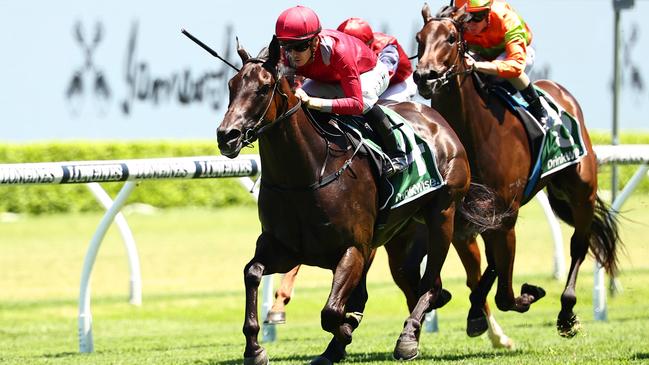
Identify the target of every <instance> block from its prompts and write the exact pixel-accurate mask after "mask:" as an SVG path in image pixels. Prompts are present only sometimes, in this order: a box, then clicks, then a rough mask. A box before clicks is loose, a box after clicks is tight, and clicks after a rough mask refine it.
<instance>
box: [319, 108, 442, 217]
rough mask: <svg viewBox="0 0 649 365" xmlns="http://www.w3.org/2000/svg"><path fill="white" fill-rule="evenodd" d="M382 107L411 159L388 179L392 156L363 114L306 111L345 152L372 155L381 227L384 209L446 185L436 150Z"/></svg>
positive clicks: (403, 148) (389, 110)
mask: <svg viewBox="0 0 649 365" xmlns="http://www.w3.org/2000/svg"><path fill="white" fill-rule="evenodd" d="M381 107H382V108H383V111H384V112H385V114H386V116H388V118H389V119H390V122H391V123H392V125H393V127H392V128H393V130H394V133H395V135H396V139H397V142H398V145H399V149H401V150H402V151H403V152H404V153H405V154H406V156H407V157H408V161H409V165H408V168H407V169H406V170H405V171H404V172H402V173H400V174H396V175H394V176H392V177H390V178H389V179H387V178H385V176H382V174H383V163H385V160H386V159H389V157H388V156H387V155H386V154H385V153H384V152H383V151H382V149H381V147H380V143H379V141H380V137H379V135H378V134H377V133H376V132H375V131H374V130H372V129H371V128H370V126H369V124H368V123H367V122H366V121H365V119H364V118H363V117H362V116H349V115H344V116H343V115H337V114H328V113H322V112H318V111H313V110H307V115H308V116H309V117H310V118H313V120H314V122H315V123H316V125H318V126H320V127H321V128H322V130H321V134H322V135H323V136H324V137H325V138H327V139H328V140H329V141H331V142H334V143H335V144H336V145H337V146H339V147H341V148H344V149H345V150H346V151H347V150H354V156H355V155H362V156H367V157H369V160H370V164H371V165H372V172H373V174H374V176H375V178H376V179H377V182H378V190H379V209H380V213H379V217H378V219H377V221H378V222H379V226H380V222H381V221H382V219H381V216H382V214H381V212H384V213H385V214H387V212H388V211H389V210H390V209H394V208H396V207H399V206H401V205H403V204H406V203H408V202H410V201H412V200H414V199H417V198H418V197H421V196H423V195H425V194H427V193H429V192H431V191H434V190H437V189H438V188H440V187H441V186H443V184H444V180H443V179H442V177H441V174H440V172H439V169H438V167H437V160H436V159H435V152H434V150H433V149H432V148H431V147H430V146H429V145H428V143H426V141H424V140H423V139H422V138H421V137H419V136H417V135H416V134H415V132H414V130H413V128H412V127H411V126H410V124H409V123H408V122H407V121H406V120H405V119H403V117H401V116H400V115H399V114H397V113H396V112H394V111H392V110H391V109H389V108H387V107H384V106H381ZM352 158H353V157H352ZM350 160H351V159H350ZM379 229H380V228H379Z"/></svg>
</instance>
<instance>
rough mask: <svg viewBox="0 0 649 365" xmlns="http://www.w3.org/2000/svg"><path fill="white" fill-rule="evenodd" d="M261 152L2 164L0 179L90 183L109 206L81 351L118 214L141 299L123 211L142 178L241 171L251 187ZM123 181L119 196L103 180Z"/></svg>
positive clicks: (89, 262)
mask: <svg viewBox="0 0 649 365" xmlns="http://www.w3.org/2000/svg"><path fill="white" fill-rule="evenodd" d="M259 169H260V163H259V156H256V155H248V156H245V157H240V158H238V159H234V160H231V159H227V158H224V157H178V158H165V159H139V160H122V161H78V162H46V163H28V164H4V165H0V185H19V184H75V183H87V184H88V185H87V186H88V188H89V189H90V191H91V192H92V193H93V194H94V195H95V197H96V198H97V200H98V201H99V202H100V203H101V204H102V206H104V207H105V208H106V213H105V214H104V216H103V217H102V219H101V221H100V223H99V226H98V227H97V230H96V231H95V233H94V235H93V237H92V239H91V241H90V244H89V246H88V250H87V251H86V257H85V260H84V263H83V269H82V272H81V285H80V290H79V326H78V329H79V351H80V352H92V351H93V350H94V344H93V338H92V314H91V312H90V275H91V273H92V268H93V266H94V263H95V259H96V257H97V252H98V251H99V247H100V246H101V242H102V240H103V238H104V236H105V234H106V231H107V230H108V227H109V226H110V224H111V223H112V222H113V220H115V222H116V223H117V225H118V228H119V231H120V234H121V235H122V238H123V240H124V245H125V246H126V252H127V257H128V264H129V270H130V286H129V288H130V295H129V301H130V303H132V304H134V305H140V304H141V303H142V280H141V276H140V260H139V257H138V254H137V248H136V246H135V240H134V239H133V236H132V234H131V231H130V229H129V228H128V225H127V224H126V220H125V219H124V217H123V215H122V214H121V213H120V210H121V209H122V207H123V206H124V203H125V202H126V200H127V199H128V197H129V195H130V194H131V192H132V191H133V189H135V187H136V184H137V182H138V181H142V180H152V179H210V178H223V177H239V178H241V179H246V180H245V181H243V183H244V184H245V185H246V186H250V188H252V181H251V180H250V176H254V175H257V174H258V173H259ZM113 181H124V182H125V183H124V186H123V187H122V189H121V190H120V191H119V193H118V194H117V196H116V198H115V200H114V201H113V200H111V198H110V197H109V196H108V194H106V192H105V191H104V190H103V189H102V188H101V186H100V185H99V184H98V183H100V182H113Z"/></svg>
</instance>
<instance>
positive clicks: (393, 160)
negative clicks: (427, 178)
mask: <svg viewBox="0 0 649 365" xmlns="http://www.w3.org/2000/svg"><path fill="white" fill-rule="evenodd" d="M407 168H408V158H406V156H397V157H390V159H389V160H388V163H387V164H385V167H384V168H383V172H384V173H385V176H386V177H388V178H390V177H392V176H394V175H396V174H400V173H402V172H404V171H405V170H406V169H407Z"/></svg>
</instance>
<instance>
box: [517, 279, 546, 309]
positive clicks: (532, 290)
mask: <svg viewBox="0 0 649 365" xmlns="http://www.w3.org/2000/svg"><path fill="white" fill-rule="evenodd" d="M523 294H527V295H530V296H532V297H533V299H532V300H531V301H530V304H532V303H534V302H536V301H538V300H539V299H541V298H543V297H544V296H545V290H543V288H541V287H540V286H536V285H530V284H528V283H525V284H523V286H521V295H523Z"/></svg>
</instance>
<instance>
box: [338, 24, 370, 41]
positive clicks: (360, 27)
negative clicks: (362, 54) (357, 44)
mask: <svg viewBox="0 0 649 365" xmlns="http://www.w3.org/2000/svg"><path fill="white" fill-rule="evenodd" d="M338 30H339V31H341V32H343V33H346V34H349V35H351V36H354V37H356V38H358V39H360V40H361V41H363V43H366V44H367V43H369V42H371V41H372V40H373V39H374V32H373V31H372V28H371V27H370V25H369V24H368V23H367V22H366V21H365V20H363V19H361V18H349V19H347V20H345V21H344V22H342V23H340V25H339V26H338Z"/></svg>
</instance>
